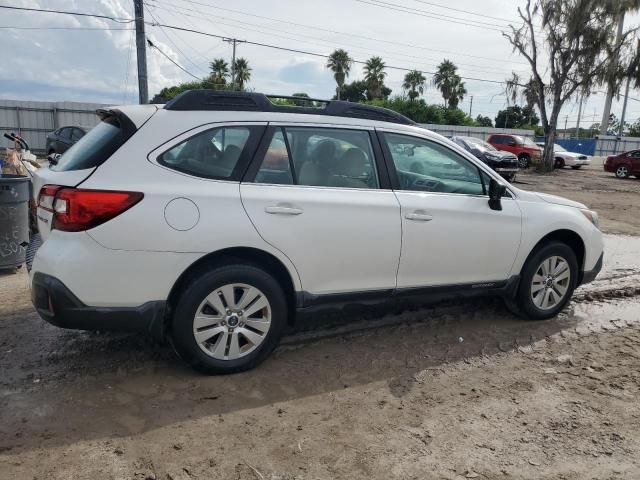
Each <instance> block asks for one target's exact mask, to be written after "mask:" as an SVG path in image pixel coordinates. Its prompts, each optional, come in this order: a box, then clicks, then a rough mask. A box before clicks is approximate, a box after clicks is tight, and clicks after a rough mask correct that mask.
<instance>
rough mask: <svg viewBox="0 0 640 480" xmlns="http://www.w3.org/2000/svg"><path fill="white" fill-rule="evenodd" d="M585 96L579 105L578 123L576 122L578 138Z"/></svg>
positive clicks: (581, 96) (577, 136)
mask: <svg viewBox="0 0 640 480" xmlns="http://www.w3.org/2000/svg"><path fill="white" fill-rule="evenodd" d="M583 101H584V95H580V103H579V104H578V121H577V122H576V138H580V117H581V116H582V102H583Z"/></svg>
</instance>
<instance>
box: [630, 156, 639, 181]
mask: <svg viewBox="0 0 640 480" xmlns="http://www.w3.org/2000/svg"><path fill="white" fill-rule="evenodd" d="M629 156H630V157H631V158H630V160H631V174H632V175H640V150H634V151H633V152H631V153H630V154H629Z"/></svg>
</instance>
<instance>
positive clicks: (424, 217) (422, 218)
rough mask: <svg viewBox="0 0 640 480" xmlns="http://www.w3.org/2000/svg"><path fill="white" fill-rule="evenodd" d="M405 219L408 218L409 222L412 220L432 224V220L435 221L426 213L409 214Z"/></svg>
mask: <svg viewBox="0 0 640 480" xmlns="http://www.w3.org/2000/svg"><path fill="white" fill-rule="evenodd" d="M404 218H406V219H407V220H411V221H414V222H430V221H431V220H433V217H432V216H431V215H429V214H428V213H424V212H411V213H407V214H406V215H405V216H404Z"/></svg>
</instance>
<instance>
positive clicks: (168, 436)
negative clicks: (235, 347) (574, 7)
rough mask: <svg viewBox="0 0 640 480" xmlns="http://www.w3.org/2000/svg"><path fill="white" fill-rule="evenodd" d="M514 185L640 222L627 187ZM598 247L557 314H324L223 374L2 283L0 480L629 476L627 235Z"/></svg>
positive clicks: (632, 447) (535, 181)
mask: <svg viewBox="0 0 640 480" xmlns="http://www.w3.org/2000/svg"><path fill="white" fill-rule="evenodd" d="M591 175H593V180H592V177H591ZM521 181H522V182H526V183H528V185H520V186H523V187H526V188H531V187H532V186H535V187H536V188H538V189H540V190H545V191H548V192H550V193H560V194H564V195H566V196H568V197H570V198H573V199H575V200H578V201H582V202H584V203H587V204H589V205H590V206H591V207H592V208H595V209H597V210H600V212H601V216H602V223H603V226H604V229H605V230H609V231H611V232H614V233H620V232H623V233H627V234H629V233H635V234H639V233H640V224H639V223H638V221H639V216H638V215H637V213H635V211H634V212H632V211H631V208H630V207H631V205H633V204H634V202H635V205H636V209H637V206H638V204H640V181H634V180H629V181H618V180H616V179H614V178H613V177H610V176H608V175H607V176H604V175H600V172H599V171H597V170H596V169H593V170H592V171H587V172H583V171H579V172H574V171H572V170H567V171H566V172H565V171H561V172H555V173H554V174H552V175H551V176H547V177H544V178H540V177H536V176H533V175H522V176H521ZM565 183H567V184H570V186H571V188H569V187H562V185H564V184H565ZM592 184H597V185H601V186H599V187H598V190H603V191H604V192H606V193H602V195H598V194H596V193H592V192H591V191H590V189H589V188H590V186H591V185H592ZM581 185H582V186H581ZM543 186H545V188H542V187H543ZM563 188H565V190H563ZM633 189H635V194H634V193H633V191H634V190H633ZM634 198H635V200H634ZM625 202H628V203H625ZM618 203H620V204H622V207H621V208H620V209H616V208H609V209H607V208H602V207H601V206H603V207H606V205H607V204H611V205H613V204H618ZM625 211H626V212H628V213H627V214H626V216H625V215H623V214H622V213H620V212H625ZM605 241H606V250H607V255H606V261H605V269H604V271H603V272H602V274H601V275H600V277H599V278H598V280H597V281H596V282H594V283H593V284H589V285H586V286H583V287H581V288H580V289H579V290H578V291H577V292H576V295H575V298H574V301H573V302H572V303H571V304H570V306H569V307H568V308H567V309H566V311H565V312H563V313H562V314H561V315H559V316H558V317H557V318H555V319H552V320H549V321H544V322H525V321H521V320H517V319H515V318H514V317H512V316H511V315H509V314H508V313H507V312H506V310H505V309H504V307H503V306H502V304H501V303H500V301H498V300H496V299H485V300H469V301H465V302H450V303H442V304H438V305H435V306H431V307H425V308H420V309H414V310H411V311H404V312H397V311H389V310H387V311H380V310H372V311H367V312H346V313H343V314H340V315H337V314H330V313H327V314H324V315H322V316H320V317H319V318H313V319H309V320H307V321H306V322H303V323H302V324H301V325H300V326H299V327H298V328H297V330H296V331H294V332H292V333H291V334H290V335H288V336H287V337H286V338H285V340H284V342H283V345H282V346H281V347H280V348H279V349H278V350H277V351H276V352H275V355H273V356H272V357H271V358H270V359H269V360H268V361H267V362H265V363H264V364H263V365H262V366H261V367H259V368H258V369H256V370H254V371H252V372H247V373H243V374H239V375H233V376H225V377H204V376H201V375H198V374H195V373H193V372H192V371H190V370H189V369H188V368H186V367H185V366H184V365H183V364H182V363H181V362H180V361H179V360H177V359H176V357H175V355H174V354H173V352H172V351H171V349H170V348H169V347H167V346H164V345H158V344H156V343H154V342H152V341H151V340H149V339H148V338H145V337H143V336H138V335H117V334H105V333H103V334H100V333H87V332H75V331H65V330H60V329H57V328H55V327H52V326H50V325H48V324H45V323H44V322H42V321H41V320H40V319H39V318H38V317H37V315H36V314H35V313H34V312H33V309H32V308H31V305H30V302H29V298H28V296H29V291H28V281H27V277H26V275H25V274H24V273H19V274H17V275H10V276H9V275H4V276H1V275H0V479H2V480H4V479H36V478H37V479H76V478H77V479H92V480H93V479H163V480H168V479H174V480H178V479H210V478H216V479H217V478H220V479H255V480H264V479H336V478H372V479H389V478H402V479H432V478H433V479H464V478H478V479H483V478H484V479H502V478H504V479H533V478H535V479H538V478H549V479H551V478H553V479H576V480H577V479H580V480H582V479H618V478H625V479H637V478H639V477H640V434H639V433H638V432H639V431H640V400H639V397H638V395H639V394H640V391H639V390H640V255H638V253H640V237H634V236H628V235H607V236H606V238H605Z"/></svg>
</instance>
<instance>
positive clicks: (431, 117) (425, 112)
mask: <svg viewBox="0 0 640 480" xmlns="http://www.w3.org/2000/svg"><path fill="white" fill-rule="evenodd" d="M366 103H367V104H369V105H375V106H378V107H384V108H388V109H390V110H394V111H396V112H398V113H401V114H403V115H405V116H407V117H409V118H410V119H411V120H413V121H415V122H418V123H434V124H441V125H469V126H473V125H475V122H474V121H473V119H472V118H471V117H469V116H468V115H467V114H466V113H465V112H463V111H462V110H460V109H459V108H449V107H444V106H442V105H431V104H427V103H426V102H425V101H424V100H423V99H420V100H410V99H407V98H404V97H400V96H396V97H393V98H391V99H388V100H381V99H376V100H370V101H367V102H366Z"/></svg>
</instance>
